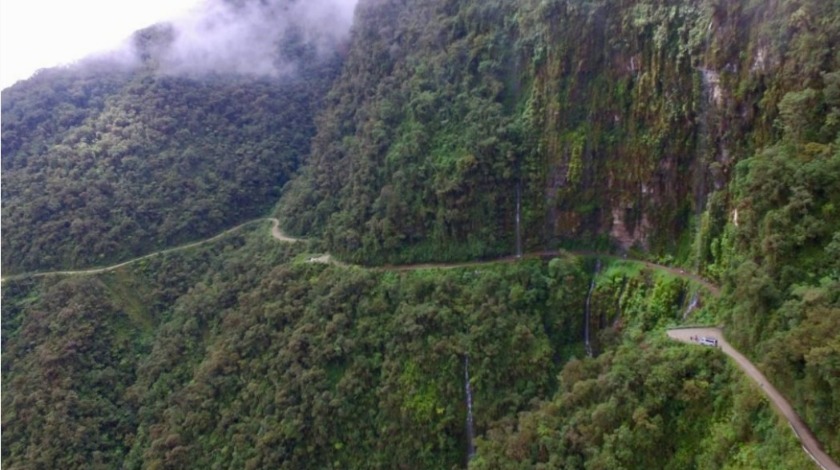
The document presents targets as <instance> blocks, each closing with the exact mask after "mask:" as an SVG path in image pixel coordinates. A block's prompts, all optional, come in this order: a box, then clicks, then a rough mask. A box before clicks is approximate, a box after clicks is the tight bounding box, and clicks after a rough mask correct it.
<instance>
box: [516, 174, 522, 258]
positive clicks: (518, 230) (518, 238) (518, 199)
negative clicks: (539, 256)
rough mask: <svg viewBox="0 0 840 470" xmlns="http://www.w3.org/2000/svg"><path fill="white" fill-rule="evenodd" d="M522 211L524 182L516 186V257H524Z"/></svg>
mask: <svg viewBox="0 0 840 470" xmlns="http://www.w3.org/2000/svg"><path fill="white" fill-rule="evenodd" d="M521 209H522V182H521V181H520V182H519V183H517V185H516V257H517V258H521V257H522V232H521V222H520V220H521V218H520V212H521Z"/></svg>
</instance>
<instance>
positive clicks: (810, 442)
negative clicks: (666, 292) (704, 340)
mask: <svg viewBox="0 0 840 470" xmlns="http://www.w3.org/2000/svg"><path fill="white" fill-rule="evenodd" d="M668 336H669V337H671V338H673V339H675V340H678V341H682V342H685V343H693V344H697V341H696V340H695V339H692V338H697V337H702V336H705V337H711V338H715V339H717V341H718V347H719V348H720V349H721V351H723V352H724V354H726V355H727V356H729V357H731V358H732V359H734V360H735V363H736V364H738V367H740V368H741V370H743V371H744V373H746V374H747V376H748V377H750V378H751V379H752V380H753V381H755V382H756V383H757V384H758V385H759V387H761V390H762V391H763V392H764V394H765V395H767V398H769V399H770V402H771V403H773V406H774V407H775V408H776V410H777V411H778V412H779V413H781V414H782V416H784V417H785V419H787V421H788V423H790V426H791V427H792V428H793V432H794V433H796V436H797V437H798V438H799V442H800V443H802V448H803V449H805V452H807V453H808V455H809V456H810V457H811V458H812V459H813V460H814V462H816V463H817V465H819V466H820V467H822V468H823V469H825V470H840V466H838V465H837V464H836V463H835V462H834V461H833V460H832V459H831V457H829V456H828V454H826V453H825V452H824V451H823V450H822V447H821V446H820V443H819V441H817V439H816V438H815V437H814V435H813V433H811V430H810V429H808V426H806V425H805V423H804V422H803V421H802V419H801V418H800V417H799V415H797V414H796V412H795V411H794V410H793V407H792V406H790V403H788V401H787V400H785V398H784V397H783V396H782V394H781V393H779V391H778V390H776V388H775V387H773V384H771V383H770V382H769V381H768V380H767V377H765V376H764V374H762V373H761V371H759V370H758V368H757V367H755V365H753V363H752V362H750V360H749V359H747V358H746V357H745V356H744V355H743V354H741V353H740V352H738V350H737V349H735V348H733V347H732V345H730V344H729V343H728V342H726V339H725V338H724V337H723V332H722V331H721V330H720V329H719V328H684V329H674V330H668ZM698 347H701V346H699V345H698ZM702 347H709V346H702Z"/></svg>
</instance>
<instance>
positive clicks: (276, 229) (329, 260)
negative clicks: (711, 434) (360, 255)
mask: <svg viewBox="0 0 840 470" xmlns="http://www.w3.org/2000/svg"><path fill="white" fill-rule="evenodd" d="M262 221H270V222H271V236H272V237H273V238H274V239H275V240H278V241H281V242H283V243H296V242H301V241H303V240H302V239H300V238H294V237H290V236H288V235H286V234H285V233H283V231H282V230H281V229H280V221H279V220H277V219H276V218H274V217H268V218H261V219H254V220H250V221H248V222H245V223H243V224H240V225H237V226H236V227H233V228H230V229H228V230H225V231H224V232H221V233H219V234H218V235H214V236H212V237H210V238H207V239H204V240H199V241H197V242H192V243H188V244H186V245H181V246H176V247H173V248H167V249H165V250H160V251H155V252H154V253H149V254H147V255H143V256H140V257H137V258H133V259H130V260H128V261H123V262H122V263H119V264H114V265H111V266H103V267H100V268H90V269H77V270H68V271H44V272H29V273H21V274H14V275H11V276H8V277H3V278H2V281H3V282H5V281H11V280H17V279H23V278H27V277H46V276H72V275H85V274H99V273H104V272H108V271H113V270H115V269H119V268H121V267H123V266H127V265H129V264H132V263H136V262H138V261H142V260H144V259H148V258H152V257H155V256H160V255H163V254H166V253H172V252H175V251H181V250H186V249H189V248H193V247H196V246H200V245H204V244H207V243H211V242H214V241H216V240H218V239H220V238H222V237H224V236H226V235H228V234H230V233H232V232H235V231H237V230H240V229H242V228H243V227H245V226H247V225H251V224H254V223H257V222H262ZM565 253H568V254H573V255H579V256H597V257H600V258H604V259H612V260H619V261H622V260H623V261H632V262H636V263H642V264H644V265H645V266H647V267H648V268H651V269H657V270H663V271H667V272H669V273H671V274H673V275H675V276H677V277H680V278H683V279H686V280H691V281H694V282H696V283H698V284H700V285H702V286H704V287H705V288H706V289H707V290H708V291H709V292H710V293H711V294H712V295H715V296H717V295H719V294H720V288H718V286H716V285H714V284H712V283H711V282H709V281H707V280H705V279H703V278H702V277H700V276H698V275H696V274H693V273H687V272H686V271H684V270H682V269H677V268H672V267H670V266H664V265H660V264H656V263H652V262H650V261H642V260H636V259H624V258H620V257H618V256H615V255H610V254H606V253H598V252H594V251H563V250H551V251H536V252H531V253H525V254H523V255H522V256H505V257H501V258H495V259H490V260H483V261H463V262H453V263H419V264H402V265H384V266H369V267H367V269H371V270H375V271H391V272H405V271H417V270H421V269H457V268H470V267H478V266H483V265H490V264H498V263H515V262H517V261H519V260H520V259H534V258H550V257H553V256H559V255H562V254H565ZM310 262H314V263H323V264H332V265H336V266H348V265H347V264H345V263H342V262H341V261H339V260H337V259H335V258H333V257H332V256H330V255H329V254H328V253H327V254H324V255H323V256H320V257H313V258H311V259H310Z"/></svg>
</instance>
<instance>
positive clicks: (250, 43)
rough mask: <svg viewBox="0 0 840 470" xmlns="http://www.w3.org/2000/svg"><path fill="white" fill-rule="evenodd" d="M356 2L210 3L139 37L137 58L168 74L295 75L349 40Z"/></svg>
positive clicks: (212, 0) (213, 0)
mask: <svg viewBox="0 0 840 470" xmlns="http://www.w3.org/2000/svg"><path fill="white" fill-rule="evenodd" d="M355 4H356V1H355V0H315V1H288V0H276V1H271V2H265V1H233V0H207V1H206V2H204V3H202V4H200V6H199V7H197V8H196V9H195V10H193V11H192V12H190V14H189V15H186V16H184V17H182V18H179V19H175V20H173V21H171V22H168V23H165V24H161V25H156V26H153V27H151V28H150V29H148V30H146V31H144V32H140V33H138V34H137V35H135V38H134V40H133V41H132V44H131V48H132V50H133V54H134V55H135V56H136V57H137V58H140V59H143V60H145V61H148V60H149V59H153V60H154V61H155V65H156V66H157V67H158V68H159V71H160V72H161V73H164V74H176V75H179V74H180V75H188V76H201V75H206V74H209V73H212V74H236V75H250V76H259V77H278V76H288V75H293V74H294V73H295V72H296V71H297V70H298V68H299V66H300V62H301V56H300V53H301V49H308V53H309V55H308V56H307V58H306V60H307V61H312V60H314V59H321V60H322V59H324V58H327V57H329V56H330V55H333V54H335V52H336V48H337V47H339V46H340V45H341V44H342V43H345V42H346V41H347V40H348V36H349V33H350V27H351V24H352V20H353V11H354V8H355Z"/></svg>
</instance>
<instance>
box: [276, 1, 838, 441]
mask: <svg viewBox="0 0 840 470" xmlns="http://www.w3.org/2000/svg"><path fill="white" fill-rule="evenodd" d="M838 43H840V6H838V4H837V3H836V2H823V1H818V0H776V1H770V2H768V1H763V0H761V1H759V0H739V1H727V2H723V1H716V0H697V1H685V0H661V1H648V0H634V1H622V2H614V1H588V2H583V1H576V0H550V1H524V2H510V1H486V2H468V1H444V0H427V1H422V2H403V1H397V0H393V1H380V2H362V3H361V4H360V6H359V15H358V18H357V25H356V34H355V35H354V37H353V43H352V46H351V51H350V54H349V56H348V59H347V63H346V66H345V67H344V70H343V72H342V76H341V79H340V81H339V82H338V84H337V85H336V87H335V88H334V90H333V92H332V93H331V95H330V99H329V100H328V102H327V109H326V111H325V114H324V118H323V120H322V122H321V125H320V126H319V130H318V134H317V135H316V136H315V139H314V145H313V152H312V156H311V160H310V162H309V163H308V165H307V167H306V168H305V169H304V172H303V175H302V177H301V178H299V179H297V180H296V181H295V182H293V184H292V185H291V186H290V190H289V191H288V192H287V193H286V194H285V195H284V199H283V201H284V204H282V205H281V209H280V213H281V215H282V216H283V217H284V220H288V223H287V226H288V227H289V228H290V229H291V230H292V231H293V232H297V233H307V234H317V235H320V236H321V237H322V238H323V240H324V243H325V244H326V246H327V247H328V249H329V250H330V251H332V252H334V253H336V254H338V255H339V256H343V257H345V258H348V259H352V260H354V261H358V262H362V263H374V264H375V263H382V262H405V261H417V260H433V259H434V260H441V259H472V258H475V257H482V256H495V255H498V254H512V253H514V252H515V250H516V244H517V238H518V237H521V239H522V240H523V244H524V247H525V250H527V249H529V248H542V247H546V248H549V249H551V248H555V247H556V246H557V244H560V245H566V246H580V245H586V246H589V247H602V248H604V249H613V250H617V251H627V250H638V252H639V253H642V254H643V255H642V256H655V257H659V258H660V259H661V260H664V261H666V262H675V263H678V264H682V265H683V266H685V267H686V268H688V269H692V270H696V271H699V272H702V273H704V275H706V276H708V277H710V278H712V279H714V280H716V281H718V282H721V283H722V284H723V285H724V292H725V295H724V305H725V306H726V307H725V308H723V309H721V312H722V313H723V315H722V318H720V320H721V321H722V322H725V324H726V326H727V328H728V330H729V331H730V333H731V334H732V335H733V338H734V341H735V343H736V344H737V345H738V346H739V347H741V348H743V349H744V350H745V351H747V352H748V353H749V354H750V355H751V356H752V357H753V358H754V359H756V360H757V361H758V362H759V363H762V365H763V367H764V369H765V370H766V371H767V372H768V373H769V375H770V377H771V378H772V379H773V380H774V381H777V382H779V383H780V387H781V388H782V390H783V391H784V392H785V393H787V394H788V395H789V396H790V397H791V399H792V401H793V402H794V403H795V404H796V406H797V409H798V410H799V412H800V413H801V414H802V415H803V416H804V417H805V418H806V420H807V421H808V422H809V423H810V425H811V426H812V427H814V428H815V431H816V432H817V434H818V435H820V437H821V438H822V439H823V440H824V441H825V442H826V445H827V446H828V448H829V450H830V452H831V453H833V455H835V456H837V452H839V451H840V450H838V449H840V441H838V438H840V435H838V432H837V431H838V429H840V426H838V423H840V412H838V408H837V405H838V403H840V388H838V386H837V381H836V377H838V374H840V369H838V364H840V362H838V359H840V323H838V322H840V313H839V312H838V310H837V309H838V306H840V298H838V292H840V289H838V282H840V265H838V263H840V261H839V260H840V251H839V250H838V247H840V245H839V243H840V212H838V209H837V208H838V207H840V199H838V198H840V186H838V185H840V147H838V145H840V140H838V137H840V135H838V130H840V127H838V122H840V121H838V119H837V116H838V112H840V101H838V96H840V95H838V73H840V55H838V53H837V51H838V48H837V44H838Z"/></svg>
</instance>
